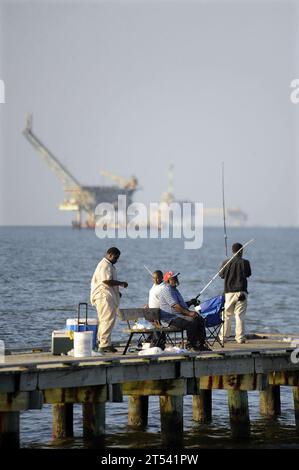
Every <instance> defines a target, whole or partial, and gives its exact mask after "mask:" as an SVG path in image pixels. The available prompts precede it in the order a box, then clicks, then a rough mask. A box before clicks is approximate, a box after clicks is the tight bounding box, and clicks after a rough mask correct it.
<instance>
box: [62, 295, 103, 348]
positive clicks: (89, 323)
mask: <svg viewBox="0 0 299 470" xmlns="http://www.w3.org/2000/svg"><path fill="white" fill-rule="evenodd" d="M81 306H84V307H85V321H81V320H80V311H81ZM66 330H68V331H92V333H93V336H92V347H93V348H95V347H96V345H97V333H98V320H97V318H90V319H88V304H87V303H85V302H84V303H83V302H81V303H79V305H78V318H69V319H68V320H67V321H66Z"/></svg>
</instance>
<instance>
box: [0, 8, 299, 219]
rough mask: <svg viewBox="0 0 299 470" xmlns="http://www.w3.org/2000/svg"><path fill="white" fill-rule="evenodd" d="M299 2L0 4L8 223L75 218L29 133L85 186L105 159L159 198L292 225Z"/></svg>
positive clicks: (95, 180)
mask: <svg viewBox="0 0 299 470" xmlns="http://www.w3.org/2000/svg"><path fill="white" fill-rule="evenodd" d="M298 18H299V17H298V12H297V5H296V2H292V1H283V2H279V1H275V2H272V1H270V0H268V1H255V2H252V1H250V2H249V1H245V0H241V1H238V2H228V1H224V0H222V1H212V2H207V1H192V2H191V1H190V2H189V1H176V2H172V1H164V2H160V1H157V0H155V1H147V2H146V1H140V2H128V1H125V0H123V1H119V2H116V1H106V2H104V1H98V2H96V1H93V2H89V1H87V0H86V1H84V2H83V1H81V2H70V1H67V2H62V1H61V2H60V1H57V0H56V1H55V2H49V1H38V2H37V1H31V2H29V1H19V2H15V1H9V2H8V1H4V0H2V1H1V0H0V28H1V31H0V78H1V79H3V80H4V82H5V87H6V103H5V104H0V139H1V145H0V158H1V160H0V170H1V178H0V184H1V186H0V188H1V194H0V195H1V204H0V225H19V224H20V225H22V224H26V225H44V224H45V225H55V224H66V223H69V220H70V216H69V215H68V214H65V213H61V212H59V211H58V208H57V206H58V204H59V203H60V202H62V200H63V198H64V196H63V190H62V187H61V184H60V182H59V181H58V180H57V178H56V176H55V175H54V174H53V173H51V172H50V170H49V169H48V168H47V166H46V164H45V163H44V162H43V161H42V160H41V159H40V158H39V156H38V155H37V153H36V152H35V150H34V149H33V148H32V147H31V146H30V144H29V143H28V142H27V141H26V139H25V138H24V136H23V135H22V129H23V127H24V123H25V113H26V112H28V111H29V112H31V113H32V114H33V130H34V132H35V133H36V135H37V136H38V137H39V138H40V139H41V140H42V141H43V142H44V143H45V144H46V146H47V147H48V148H50V149H51V151H52V152H53V153H54V154H55V155H56V156H57V157H58V158H59V159H60V160H61V162H63V164H64V165H66V166H67V167H68V168H69V170H70V171H71V172H72V173H73V174H74V176H75V177H76V178H77V179H78V180H79V181H80V182H82V184H103V183H108V180H105V179H104V178H103V176H101V175H100V171H101V170H103V169H105V170H109V171H111V172H113V173H116V174H119V175H122V176H124V177H129V176H130V175H132V174H135V175H136V176H137V178H138V180H139V183H140V185H141V186H142V190H140V191H139V192H137V193H136V195H135V200H136V201H141V202H146V203H148V202H156V201H159V199H160V196H161V193H162V192H163V191H165V190H166V189H167V169H168V166H169V164H171V163H172V164H174V168H175V170H174V192H175V196H176V197H177V198H182V199H190V200H193V201H197V202H202V203H203V204H204V206H205V207H220V206H221V204H222V199H221V163H222V162H223V161H224V163H225V186H226V205H227V207H231V208H234V207H239V208H241V209H242V210H244V211H245V212H246V213H248V217H249V220H248V224H249V225H265V226H298V224H299V210H298V207H299V194H298V190H297V186H298V185H297V181H298V176H299V171H298V168H299V165H298V139H297V134H298V132H297V124H298V123H299V121H298V113H299V104H298V105H295V104H293V103H291V101H290V83H291V81H292V80H293V79H294V78H297V76H298V77H299V70H298V64H297V60H296V52H297V42H298V30H299V24H298Z"/></svg>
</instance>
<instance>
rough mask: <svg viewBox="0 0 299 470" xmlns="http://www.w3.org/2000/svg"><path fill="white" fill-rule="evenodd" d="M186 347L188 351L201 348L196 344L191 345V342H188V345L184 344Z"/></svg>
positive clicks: (196, 350) (197, 350)
mask: <svg viewBox="0 0 299 470" xmlns="http://www.w3.org/2000/svg"><path fill="white" fill-rule="evenodd" d="M186 349H187V351H190V352H200V351H201V349H200V348H199V346H198V345H193V346H192V344H188V346H186Z"/></svg>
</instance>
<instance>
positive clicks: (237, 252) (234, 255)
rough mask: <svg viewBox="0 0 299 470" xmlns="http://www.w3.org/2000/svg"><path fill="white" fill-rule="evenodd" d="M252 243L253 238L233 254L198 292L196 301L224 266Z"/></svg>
mask: <svg viewBox="0 0 299 470" xmlns="http://www.w3.org/2000/svg"><path fill="white" fill-rule="evenodd" d="M252 242H254V238H252V239H251V240H249V241H248V242H247V243H245V245H243V246H242V248H240V249H239V250H238V251H236V253H234V254H233V256H232V257H231V258H230V259H229V260H228V261H227V262H226V263H225V264H224V265H223V266H222V268H221V269H219V271H218V273H216V274H215V276H213V277H212V279H211V280H210V281H209V282H208V284H207V285H205V286H204V288H203V289H202V290H201V291H200V293H199V294H198V295H197V296H196V297H195V298H196V300H197V299H198V297H199V296H201V294H202V293H203V292H204V291H205V290H206V289H207V288H208V287H209V285H210V284H212V282H213V281H214V280H215V279H216V277H218V276H219V274H220V273H221V272H222V271H223V270H224V268H226V266H227V265H228V264H229V263H230V262H231V261H232V260H233V259H234V258H235V257H236V256H237V255H238V254H239V253H240V251H242V250H244V248H246V246H248V245H249V244H250V243H252Z"/></svg>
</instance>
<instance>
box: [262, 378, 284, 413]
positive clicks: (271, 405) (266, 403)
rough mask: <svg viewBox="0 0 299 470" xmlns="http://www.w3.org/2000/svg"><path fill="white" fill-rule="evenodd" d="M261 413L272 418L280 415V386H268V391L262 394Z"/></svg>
mask: <svg viewBox="0 0 299 470" xmlns="http://www.w3.org/2000/svg"><path fill="white" fill-rule="evenodd" d="M260 413H261V414H262V415H264V416H268V417H270V418H271V417H274V416H278V415H280V413H281V407H280V387H279V385H267V388H266V390H263V391H262V392H260Z"/></svg>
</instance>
